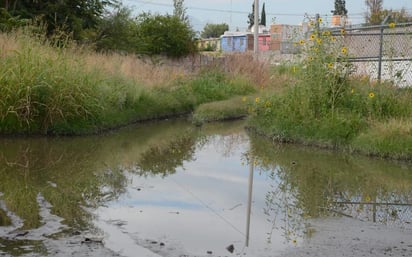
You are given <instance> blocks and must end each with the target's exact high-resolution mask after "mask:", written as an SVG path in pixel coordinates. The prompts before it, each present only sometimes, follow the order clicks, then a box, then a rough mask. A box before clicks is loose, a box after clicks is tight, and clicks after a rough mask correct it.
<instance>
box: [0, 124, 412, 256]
mask: <svg viewBox="0 0 412 257" xmlns="http://www.w3.org/2000/svg"><path fill="white" fill-rule="evenodd" d="M248 156H253V161H251V160H249V158H248ZM251 170H252V172H250V171H251ZM0 176H1V178H2V179H1V181H0V203H1V204H0V239H1V240H0V254H2V253H3V252H4V253H7V254H11V255H15V256H18V255H22V254H24V253H27V251H28V252H34V253H39V254H43V253H44V252H45V251H46V250H45V246H44V245H43V244H42V242H41V241H39V240H35V238H30V240H28V237H27V236H22V237H21V238H14V239H10V236H9V235H8V232H10V231H15V230H17V231H22V230H23V231H30V233H34V232H35V231H39V229H41V228H42V227H43V225H44V224H43V223H44V219H43V218H44V217H43V218H42V215H43V214H42V206H41V204H39V201H38V197H39V195H41V196H42V197H44V199H45V201H47V202H48V203H50V205H51V206H52V208H50V212H51V214H49V215H48V216H53V217H54V216H55V217H61V218H63V219H64V221H62V222H61V223H63V224H64V225H66V226H67V228H61V229H60V230H58V231H57V232H56V233H55V234H54V235H51V236H50V237H53V238H54V237H56V238H59V237H66V236H68V235H71V234H73V233H74V232H78V231H80V233H85V232H86V231H87V232H90V231H95V230H96V229H100V230H103V231H104V232H106V234H104V235H105V243H106V246H107V247H109V248H112V249H129V250H128V251H129V252H130V256H133V254H136V250H137V249H136V247H138V246H144V247H145V248H146V250H147V249H149V250H151V251H154V252H158V253H164V254H173V253H170V251H172V252H173V251H175V255H177V256H179V254H180V255H188V256H192V255H201V256H202V255H205V254H207V252H212V253H213V255H216V256H219V255H222V256H225V255H228V254H229V252H228V250H227V249H228V246H234V254H243V253H246V254H249V255H250V256H272V255H273V254H271V253H273V252H277V251H278V250H280V249H283V248H285V247H287V246H289V245H296V244H300V242H302V241H303V240H304V239H305V238H308V237H310V236H311V233H313V231H311V230H310V229H308V226H307V222H308V219H311V218H322V217H325V216H330V215H337V216H340V215H342V216H350V217H353V218H356V219H361V220H370V221H376V222H379V223H383V224H388V225H394V226H403V227H409V228H410V227H411V226H412V225H411V224H410V221H411V216H412V214H411V213H412V208H411V206H410V204H411V203H412V200H411V196H412V166H411V165H410V164H406V163H395V162H389V161H383V160H375V159H368V158H362V157H355V156H350V155H343V154H337V153H334V152H329V151H321V150H316V149H313V148H312V149H311V148H305V147H297V146H292V145H273V144H272V143H271V142H269V141H267V139H264V138H259V137H255V136H250V135H249V136H248V135H247V134H246V133H245V131H244V130H243V123H241V122H239V123H223V124H220V123H219V124H206V125H205V126H203V127H202V128H195V127H192V125H191V124H189V123H187V122H185V121H168V122H158V123H154V124H146V125H143V126H142V125H139V126H137V127H130V128H125V129H123V130H121V131H118V132H113V133H110V134H106V135H101V136H90V137H77V138H31V139H23V138H13V139H0ZM252 178H253V189H252V188H251V189H249V191H248V186H249V185H251V184H252V183H251V182H252ZM252 190H253V194H252ZM248 196H250V198H249V199H248ZM248 203H251V204H250V211H249V206H248ZM84 207H87V211H86V209H85V208H84ZM246 213H248V214H249V215H250V216H249V218H248V216H247V215H245V214H246ZM46 216H47V215H46ZM18 218H19V219H21V220H22V221H19V222H17V221H18ZM42 219H43V220H42ZM248 219H249V220H248ZM249 221H250V225H249V224H248V223H249ZM245 223H246V231H245V229H244V228H245ZM62 227H63V226H62ZM4 228H5V229H4ZM5 231H8V232H7V233H6V232H5ZM30 233H29V235H30ZM115 235H117V236H119V235H121V238H122V239H116V236H115ZM245 235H247V238H246V241H245ZM47 239H49V237H47ZM127 242H129V243H127ZM152 242H157V244H152ZM160 242H162V243H163V245H166V246H168V248H167V247H162V246H161V245H160ZM245 243H246V245H247V247H246V248H245ZM170 248H173V249H174V250H171V249H170ZM16 249H17V250H16ZM18 249H20V250H18ZM27 249H29V250H27ZM47 251H49V252H50V251H51V249H47ZM128 251H126V250H125V252H128ZM162 251H163V252H162ZM125 252H124V253H123V255H125V256H127V254H126V253H125Z"/></svg>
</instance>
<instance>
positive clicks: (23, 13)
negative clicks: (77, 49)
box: [0, 0, 118, 39]
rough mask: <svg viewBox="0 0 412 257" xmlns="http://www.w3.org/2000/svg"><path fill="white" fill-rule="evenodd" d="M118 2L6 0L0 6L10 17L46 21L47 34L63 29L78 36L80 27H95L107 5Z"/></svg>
mask: <svg viewBox="0 0 412 257" xmlns="http://www.w3.org/2000/svg"><path fill="white" fill-rule="evenodd" d="M117 4H118V1H117V0H59V1H47V0H36V1H33V0H14V1H13V0H8V1H1V2H0V7H2V8H5V9H6V11H7V12H8V13H9V14H10V15H11V16H13V17H20V18H21V19H30V20H34V19H37V20H38V21H40V22H42V23H43V24H46V26H47V27H46V30H47V33H48V35H51V34H53V33H55V32H56V31H58V30H64V31H66V32H69V33H72V35H73V37H74V38H75V39H80V38H81V33H82V31H83V30H85V29H91V28H96V27H97V25H98V24H99V22H100V18H101V16H102V14H103V12H104V11H105V8H106V7H108V6H116V5H117Z"/></svg>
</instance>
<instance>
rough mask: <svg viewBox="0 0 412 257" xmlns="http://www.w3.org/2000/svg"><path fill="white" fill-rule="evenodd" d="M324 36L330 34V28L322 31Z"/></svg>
mask: <svg viewBox="0 0 412 257" xmlns="http://www.w3.org/2000/svg"><path fill="white" fill-rule="evenodd" d="M322 35H323V36H330V30H326V31H323V32H322Z"/></svg>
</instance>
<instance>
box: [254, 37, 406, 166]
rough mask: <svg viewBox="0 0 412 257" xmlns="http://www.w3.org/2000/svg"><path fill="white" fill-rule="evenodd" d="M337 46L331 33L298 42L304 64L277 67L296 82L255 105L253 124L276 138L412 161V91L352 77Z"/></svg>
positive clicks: (345, 55) (345, 54)
mask: <svg viewBox="0 0 412 257" xmlns="http://www.w3.org/2000/svg"><path fill="white" fill-rule="evenodd" d="M338 42H341V41H340V40H337V38H336V37H335V36H333V35H331V34H330V32H328V31H315V32H314V33H313V34H312V35H311V37H310V39H309V40H308V41H307V42H306V41H304V40H301V41H300V42H297V44H300V45H301V47H302V49H303V56H302V57H303V60H304V61H303V62H299V63H291V64H285V65H283V66H280V67H278V70H281V72H282V73H283V74H285V73H286V74H288V75H289V76H292V77H295V78H296V81H295V83H294V84H293V85H292V86H290V87H288V88H287V89H286V90H283V92H281V93H277V94H270V95H267V96H265V97H257V98H255V100H254V101H253V102H250V103H249V105H250V110H251V113H252V116H251V122H250V124H251V126H252V127H254V129H256V130H258V131H259V132H260V133H263V134H265V135H267V136H270V137H271V138H272V139H273V140H279V141H286V142H300V143H304V144H310V145H318V146H322V147H332V148H340V149H346V150H348V151H352V152H362V153H366V154H370V155H377V156H383V157H392V158H399V159H412V127H411V122H410V121H411V120H412V90H411V89H410V88H398V87H396V86H393V85H392V84H391V83H382V84H377V83H376V82H373V81H370V80H369V79H368V78H355V77H353V76H351V64H350V63H349V62H348V61H347V60H348V56H349V55H350V53H349V52H348V51H349V50H348V49H347V48H346V47H345V45H343V43H338ZM342 42H343V41H342Z"/></svg>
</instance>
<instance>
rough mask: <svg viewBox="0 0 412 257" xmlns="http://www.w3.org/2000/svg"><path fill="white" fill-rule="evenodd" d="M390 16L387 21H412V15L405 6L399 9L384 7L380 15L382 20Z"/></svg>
mask: <svg viewBox="0 0 412 257" xmlns="http://www.w3.org/2000/svg"><path fill="white" fill-rule="evenodd" d="M387 16H388V17H389V19H388V20H387V23H391V22H395V23H404V22H412V16H411V15H410V14H409V13H408V12H407V11H406V9H405V8H402V9H400V10H399V11H395V10H392V9H390V10H388V9H384V10H382V11H381V14H380V17H381V20H383V19H385V18H386V17H387Z"/></svg>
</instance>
